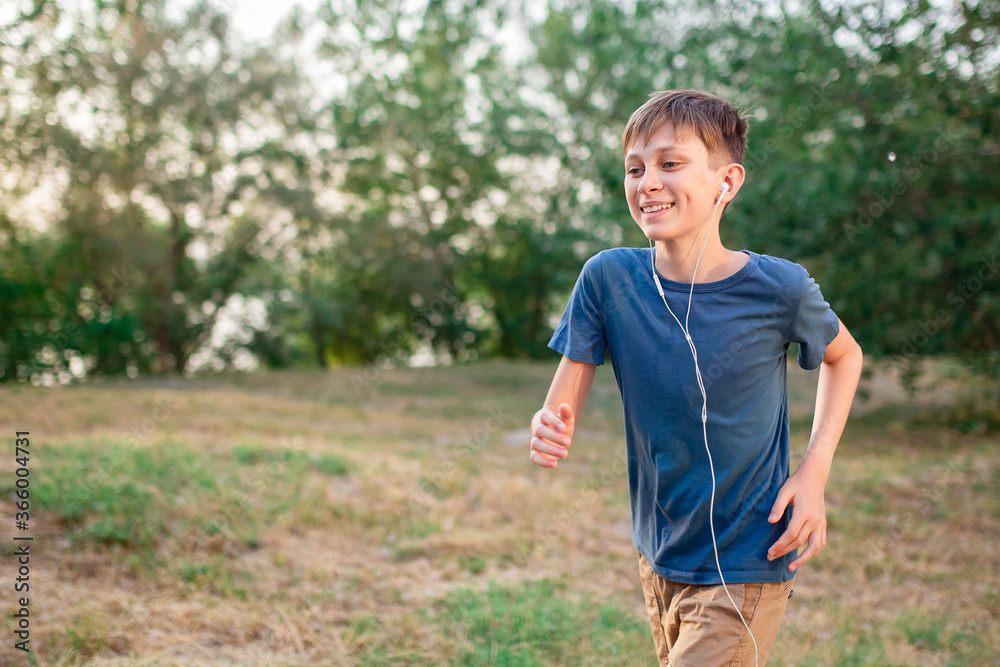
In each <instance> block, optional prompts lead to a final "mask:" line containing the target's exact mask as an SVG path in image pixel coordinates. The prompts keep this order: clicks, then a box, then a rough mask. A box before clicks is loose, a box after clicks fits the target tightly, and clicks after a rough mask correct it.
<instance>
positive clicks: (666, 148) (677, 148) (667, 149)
mask: <svg viewBox="0 0 1000 667" xmlns="http://www.w3.org/2000/svg"><path fill="white" fill-rule="evenodd" d="M671 151H673V152H674V153H680V154H681V155H686V156H690V155H691V153H690V152H688V150H687V149H686V148H683V147H681V146H678V145H677V144H672V145H670V146H664V147H663V148H658V149H656V152H655V153H654V155H662V154H663V153H669V152H671ZM634 157H638V156H637V155H636V153H635V152H634V151H633V152H630V153H629V154H628V155H626V156H625V159H626V160H630V159H632V158H634Z"/></svg>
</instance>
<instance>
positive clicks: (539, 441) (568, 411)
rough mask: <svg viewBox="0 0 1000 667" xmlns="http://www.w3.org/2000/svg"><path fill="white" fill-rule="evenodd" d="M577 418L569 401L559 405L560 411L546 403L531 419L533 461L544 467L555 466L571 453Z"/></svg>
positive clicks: (531, 454) (530, 455) (531, 456)
mask: <svg viewBox="0 0 1000 667" xmlns="http://www.w3.org/2000/svg"><path fill="white" fill-rule="evenodd" d="M575 429H576V419H575V418H574V416H573V408H572V407H571V406H570V404H569V403H563V404H561V405H560V406H559V411H558V412H556V410H555V409H554V408H553V406H551V405H546V406H545V407H543V408H542V409H541V410H539V411H538V412H536V413H535V416H534V417H533V418H532V420H531V453H530V454H529V457H530V458H531V462H532V463H534V464H535V465H538V466H541V467H543V468H555V467H556V466H557V465H558V460H559V459H564V458H566V457H567V456H568V455H569V450H568V448H569V446H570V445H571V444H572V442H573V431H574V430H575Z"/></svg>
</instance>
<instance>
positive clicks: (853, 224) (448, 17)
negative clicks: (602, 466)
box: [0, 0, 1000, 420]
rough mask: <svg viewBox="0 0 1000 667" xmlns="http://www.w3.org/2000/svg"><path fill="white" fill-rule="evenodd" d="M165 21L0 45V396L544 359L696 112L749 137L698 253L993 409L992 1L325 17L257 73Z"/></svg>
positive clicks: (999, 120)
mask: <svg viewBox="0 0 1000 667" xmlns="http://www.w3.org/2000/svg"><path fill="white" fill-rule="evenodd" d="M166 6H167V0H152V1H150V2H143V3H135V4H130V3H118V4H113V5H109V4H107V3H104V2H100V1H98V0H93V2H86V3H83V4H82V5H79V6H77V5H76V4H73V3H68V2H59V1H52V2H48V3H38V4H37V5H36V8H35V10H32V11H30V12H27V13H25V14H23V15H21V16H19V18H18V19H17V20H16V21H15V23H14V24H12V25H8V26H6V27H0V67H3V68H4V74H5V76H4V77H0V171H3V172H5V173H8V174H11V176H10V177H8V178H5V179H3V180H2V181H0V250H2V252H3V253H4V262H3V264H2V265H0V379H4V380H8V381H32V382H36V383H40V382H53V381H58V382H68V381H72V380H73V379H74V378H78V377H81V376H84V375H89V374H101V373H106V374H119V373H129V374H133V375H134V374H135V373H137V372H141V373H157V372H166V371H188V372H189V371H193V370H195V369H198V368H217V369H221V368H227V367H239V366H240V365H241V363H245V362H246V357H247V356H248V355H247V353H248V352H249V353H251V354H252V355H254V356H255V357H256V358H257V359H258V360H259V361H260V362H261V363H263V364H265V365H267V366H272V367H295V366H307V365H317V366H321V367H323V366H329V365H339V364H345V363H349V364H350V363H365V364H369V365H375V366H377V367H381V368H384V367H388V366H392V365H395V364H405V363H407V361H408V360H410V359H411V357H412V356H413V355H414V353H417V352H420V353H422V355H423V357H424V358H425V359H436V360H444V361H448V360H465V359H474V358H476V357H478V356H483V355H499V356H505V357H537V356H546V355H549V354H550V352H549V351H548V350H547V349H546V346H545V344H546V342H547V340H548V338H549V336H550V335H551V324H552V319H553V316H554V315H558V313H559V312H560V310H561V307H562V304H563V303H564V299H565V296H566V294H567V293H568V291H569V289H570V287H571V286H572V284H573V282H574V280H575V278H576V275H577V274H578V273H579V269H580V266H581V265H582V263H583V261H584V260H585V259H586V258H587V257H588V256H590V255H592V254H593V253H594V252H596V251H598V250H600V249H602V248H605V247H610V246H614V245H644V244H645V239H644V237H642V234H641V232H640V231H639V230H638V228H637V226H636V225H635V224H634V223H633V222H632V221H631V218H630V216H629V214H628V211H627V207H626V205H625V202H624V200H623V197H622V178H623V174H622V167H621V146H620V135H621V130H622V128H623V126H624V124H625V121H626V120H627V118H628V116H629V115H630V114H631V112H632V111H633V110H634V109H635V108H636V107H637V106H639V105H640V104H641V103H642V102H643V101H645V99H647V95H648V94H649V93H650V92H651V91H653V90H658V89H664V88H699V89H706V90H709V91H712V92H715V93H718V94H720V95H722V96H724V97H727V98H729V99H732V100H734V101H737V102H738V103H739V104H741V105H742V106H743V107H744V108H745V109H746V113H747V114H748V115H749V116H750V118H751V133H750V146H749V151H748V154H747V159H746V164H745V167H746V170H747V175H748V180H747V183H746V184H745V185H744V187H743V189H742V190H741V191H740V193H739V196H738V198H737V199H736V200H735V201H734V202H733V204H732V205H731V206H730V207H729V209H728V211H727V215H726V216H725V218H724V222H723V224H722V230H721V232H722V234H723V239H724V240H725V241H726V243H727V244H729V245H731V246H735V247H741V246H742V247H748V248H752V249H754V250H756V251H759V252H764V253H768V254H773V255H778V256H782V257H788V258H791V259H793V260H795V261H799V262H801V263H803V264H804V265H806V266H807V268H809V269H810V271H811V272H812V273H813V274H814V275H815V276H816V278H817V280H818V281H819V282H820V284H821V285H822V286H823V289H824V294H825V295H826V297H827V298H828V300H829V301H830V302H831V305H832V306H833V307H834V309H835V310H836V311H837V313H838V314H839V315H840V316H841V317H842V319H843V320H844V321H845V322H846V323H847V324H848V326H849V327H850V328H851V330H852V332H853V333H854V335H855V337H856V338H858V340H859V341H860V342H861V344H862V347H863V348H864V350H865V351H866V353H867V354H868V355H870V356H890V357H893V358H895V359H898V360H899V361H900V363H901V368H902V371H903V372H904V375H905V376H906V377H909V378H916V377H917V376H919V373H920V370H921V369H920V364H919V358H920V357H922V356H924V355H928V356H931V355H945V354H950V355H963V356H964V358H965V361H966V362H967V364H968V366H969V367H970V368H971V369H973V370H974V372H975V373H976V374H977V375H978V376H980V377H981V378H985V379H986V380H987V382H988V384H989V388H988V389H986V390H985V392H984V394H983V400H982V401H981V403H982V404H983V407H982V408H981V409H979V408H977V410H976V412H977V415H973V416H971V417H969V419H971V420H975V419H978V414H980V413H981V412H983V411H986V412H989V411H993V412H994V413H1000V407H997V406H1000V390H998V389H997V387H1000V370H998V369H1000V356H998V355H997V353H996V350H997V349H1000V296H998V294H1000V290H998V289H997V285H998V284H1000V265H998V264H997V255H996V248H998V247H1000V224H998V223H1000V203H998V194H997V193H998V192H1000V182H998V179H1000V175H998V171H997V169H996V168H995V167H996V159H997V156H998V155H1000V148H998V147H1000V134H998V132H1000V116H998V113H1000V112H998V109H1000V98H998V95H1000V92H998V84H1000V68H997V66H996V48H995V45H996V43H997V41H998V37H1000V5H998V3H997V2H996V1H995V0H991V1H987V2H978V3H976V2H971V1H969V2H962V3H957V4H955V5H954V6H951V5H949V6H948V7H944V6H942V7H937V6H932V5H930V4H927V3H910V4H904V5H900V6H895V5H893V6H890V5H887V4H885V3H863V4H861V5H857V6H830V7H829V8H827V6H826V5H822V4H821V3H818V2H809V3H803V6H801V7H800V8H798V9H794V10H793V9H790V8H787V7H779V6H775V5H774V4H773V3H771V4H769V3H764V2H761V1H757V2H749V3H742V4H740V5H739V6H734V7H730V8H728V9H727V11H725V12H718V11H716V10H715V5H714V4H712V3H707V2H701V3H696V4H695V5H692V4H691V3H680V2H668V3H637V4H635V6H634V7H631V6H629V7H626V5H624V4H621V3H614V2H599V1H596V0H572V1H570V2H565V3H560V4H559V5H558V6H557V7H550V8H548V10H547V11H546V13H545V14H544V16H542V17H541V18H540V19H539V20H538V21H537V22H534V23H531V22H530V21H529V22H528V23H527V29H528V33H529V42H530V48H524V49H520V48H513V49H512V48H510V46H509V44H507V45H506V46H505V43H504V41H503V40H504V39H508V38H506V37H503V35H505V34H509V33H512V32H516V30H517V29H518V28H517V26H520V25H522V24H524V23H525V19H524V17H523V16H514V15H513V14H512V13H511V12H510V10H509V9H508V8H507V5H506V4H505V3H501V2H497V1H496V0H464V1H462V2H457V3H444V2H440V1H438V0H426V2H424V3H417V4H416V5H413V4H406V3H399V2H384V1H381V0H356V1H352V0H344V1H343V2H334V3H327V4H321V7H320V9H319V10H318V13H317V15H316V16H315V17H311V16H306V15H305V14H303V13H301V12H300V11H299V12H293V13H292V15H291V17H290V18H289V19H288V20H287V21H286V22H285V23H284V24H283V25H282V26H280V27H279V29H278V30H277V32H276V33H275V36H274V37H273V39H272V41H271V43H270V44H267V45H265V46H263V47H252V46H246V45H243V44H240V43H239V42H238V41H237V40H236V39H234V37H233V34H232V32H231V31H230V29H229V28H228V26H227V18H226V16H225V15H224V14H222V13H220V12H218V11H217V10H215V9H213V8H212V6H211V5H210V4H206V3H197V4H195V5H193V6H191V7H190V8H189V9H188V10H187V12H186V13H185V14H184V15H183V16H182V18H180V19H173V18H170V17H169V16H168V14H167V11H166ZM314 19H315V20H314ZM305 26H314V27H315V28H316V29H317V30H318V34H319V38H320V39H319V40H318V44H317V46H316V47H315V49H314V50H312V51H307V50H306V47H305V42H304V41H303V34H304V31H305ZM663 26H670V34H669V37H665V36H664V33H663ZM41 45H47V46H45V47H44V48H43V47H42V46H41ZM306 62H308V63H309V65H310V70H309V71H306V66H305V63H306ZM313 66H315V67H316V68H319V70H322V71H323V72H324V74H322V75H318V76H314V74H313V70H312V69H311V68H312V67H313ZM12 73H16V76H13V75H12ZM83 117H86V118H88V119H89V120H87V121H86V122H84V121H81V120H80V119H81V118H83ZM40 195H41V196H40ZM40 200H47V202H48V203H47V204H46V205H45V206H42V207H37V206H33V205H32V204H31V202H37V201H40ZM36 209H37V210H36ZM28 210H31V213H30V214H29V213H26V211H28ZM39 230H44V232H45V233H41V232H40V231H39ZM228 319H234V320H235V321H236V324H237V329H236V330H235V331H230V333H228V334H227V333H226V331H225V329H224V328H220V327H219V323H220V322H224V321H227V320H228ZM994 416H996V415H994ZM963 418H965V417H963Z"/></svg>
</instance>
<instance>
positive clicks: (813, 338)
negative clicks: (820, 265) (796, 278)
mask: <svg viewBox="0 0 1000 667" xmlns="http://www.w3.org/2000/svg"><path fill="white" fill-rule="evenodd" d="M839 332H840V320H838V319H837V315H836V313H834V312H833V309H831V308H830V304H829V303H827V302H826V301H825V300H824V299H823V294H822V293H820V291H819V285H817V284H816V281H815V280H814V279H813V277H812V276H810V275H809V274H808V273H806V275H805V282H804V284H803V286H802V298H801V299H800V300H799V307H798V310H797V311H796V313H795V317H794V318H793V319H792V321H791V323H790V324H789V325H788V331H787V333H786V334H785V342H786V343H798V344H799V366H801V367H802V368H804V369H806V370H812V369H814V368H817V367H818V366H819V365H820V364H821V363H823V357H824V356H826V346H827V345H829V344H830V343H831V342H832V341H833V339H834V338H836V337H837V334H838V333H839Z"/></svg>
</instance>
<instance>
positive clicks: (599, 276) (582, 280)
mask: <svg viewBox="0 0 1000 667" xmlns="http://www.w3.org/2000/svg"><path fill="white" fill-rule="evenodd" d="M603 274H604V269H603V259H602V257H601V255H600V254H597V255H594V256H593V257H591V258H590V259H588V260H587V262H586V264H584V265H583V270H582V271H580V276H579V277H578V278H577V279H576V285H574V286H573V292H572V293H571V294H570V296H569V303H567V304H566V310H564V311H563V315H562V319H561V320H559V326H558V327H556V330H555V333H553V334H552V339H551V340H550V341H549V347H551V348H552V349H553V350H555V351H556V352H559V353H561V354H563V355H564V356H567V357H569V358H570V359H573V360H574V361H582V362H584V363H588V364H597V365H598V366H600V365H602V364H603V363H604V351H605V349H607V346H608V341H607V336H606V334H605V331H604V308H603V306H602V303H603V296H604V289H603V287H604V275H603Z"/></svg>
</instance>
